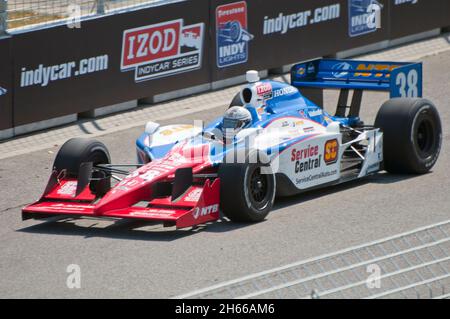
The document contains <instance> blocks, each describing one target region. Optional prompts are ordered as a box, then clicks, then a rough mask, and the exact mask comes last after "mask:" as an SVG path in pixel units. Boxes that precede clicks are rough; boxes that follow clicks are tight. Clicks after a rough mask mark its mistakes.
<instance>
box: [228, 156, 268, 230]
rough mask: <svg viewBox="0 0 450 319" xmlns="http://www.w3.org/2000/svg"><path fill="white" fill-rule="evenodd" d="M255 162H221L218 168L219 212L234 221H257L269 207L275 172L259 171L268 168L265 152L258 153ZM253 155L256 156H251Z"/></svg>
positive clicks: (259, 220)
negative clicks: (263, 172) (220, 209)
mask: <svg viewBox="0 0 450 319" xmlns="http://www.w3.org/2000/svg"><path fill="white" fill-rule="evenodd" d="M253 155H254V154H253ZM258 156H259V157H258V158H259V159H261V158H262V157H264V159H263V160H262V161H261V160H258V161H257V163H250V161H249V160H248V159H249V158H252V154H251V153H249V155H248V156H246V161H245V163H223V164H221V166H220V168H219V178H220V198H221V200H220V204H221V208H222V211H223V213H224V214H225V216H226V217H228V218H229V219H230V220H232V221H235V222H252V223H254V222H261V221H263V220H264V219H265V218H266V216H267V215H268V214H269V212H270V210H271V209H272V206H273V203H274V200H275V192H276V180H275V174H273V173H271V174H262V170H264V169H265V168H266V169H269V164H264V163H268V162H269V161H268V158H267V155H265V154H263V153H259V154H258ZM255 158H256V157H255Z"/></svg>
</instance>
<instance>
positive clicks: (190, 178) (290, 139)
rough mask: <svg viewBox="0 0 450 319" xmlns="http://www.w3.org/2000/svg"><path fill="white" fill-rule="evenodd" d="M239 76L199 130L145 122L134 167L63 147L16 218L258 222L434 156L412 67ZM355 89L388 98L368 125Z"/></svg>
mask: <svg viewBox="0 0 450 319" xmlns="http://www.w3.org/2000/svg"><path fill="white" fill-rule="evenodd" d="M247 80H248V83H247V84H246V85H245V86H244V87H243V88H242V90H241V91H240V92H239V93H238V94H237V95H236V96H235V97H234V99H233V101H232V103H231V105H230V108H229V109H227V110H224V111H225V114H224V116H223V117H221V118H218V119H216V120H214V121H212V122H211V123H209V124H208V125H206V126H203V125H187V124H180V125H169V126H160V125H159V124H157V123H154V122H149V123H148V124H147V125H146V128H145V132H144V133H143V134H142V136H140V137H139V138H138V139H137V142H136V144H137V155H138V163H136V165H113V164H111V160H110V155H109V152H108V150H107V148H106V147H105V145H103V144H102V143H101V142H98V141H95V140H91V139H80V138H74V139H71V140H69V141H67V142H66V143H65V144H64V145H63V146H62V147H61V149H60V150H59V152H58V154H57V156H56V159H55V162H54V165H53V172H52V174H51V177H50V180H49V182H48V185H47V187H46V189H45V191H44V193H43V195H42V197H41V198H40V199H39V200H38V201H37V202H35V203H34V204H32V205H29V206H27V207H25V208H24V209H23V213H22V214H23V219H29V218H43V217H49V216H56V215H61V216H72V217H82V216H91V217H99V218H101V217H113V218H128V219H139V220H146V221H156V222H162V223H164V225H165V226H176V227H177V228H183V227H191V226H195V225H199V224H204V223H207V222H211V221H215V220H217V219H219V218H220V217H221V214H223V215H225V216H226V217H228V218H229V219H230V220H232V221H240V222H259V221H262V220H264V219H265V218H266V216H267V214H268V213H269V212H270V210H271V209H272V206H273V204H274V201H275V198H276V197H277V196H291V195H295V194H299V193H301V192H304V191H308V190H311V189H315V188H319V187H326V186H330V185H335V184H339V183H343V182H346V181H349V180H354V179H358V178H363V177H365V176H368V175H371V174H375V173H377V172H380V171H382V170H386V171H388V172H391V173H406V174H411V173H413V174H423V173H427V172H428V171H429V170H430V169H431V168H432V167H433V165H434V164H435V163H436V161H437V159H438V156H439V152H440V149H441V144H442V128H441V121H440V118H439V114H438V112H437V110H436V107H435V106H434V105H433V103H432V102H430V101H429V100H426V99H423V98H422V65H421V64H420V63H393V62H372V61H352V60H329V59H319V60H313V61H309V62H305V63H301V64H297V65H295V66H294V67H293V68H292V71H291V84H287V83H282V82H276V81H271V80H264V81H261V80H260V79H259V77H258V73H257V72H256V71H249V72H248V73H247ZM324 89H337V90H340V95H339V101H338V103H337V108H336V113H335V114H329V113H327V112H325V111H324V109H323V108H322V105H323V102H322V100H323V90H324ZM366 90H373V91H388V92H390V96H391V99H390V100H388V101H387V102H385V103H384V104H383V105H381V108H380V109H379V111H378V115H377V117H376V120H375V123H374V124H373V125H368V124H366V123H364V122H363V121H362V119H361V118H360V115H359V113H360V107H361V104H362V95H363V92H364V91H366ZM350 91H353V94H352V98H351V100H350V101H349V92H350Z"/></svg>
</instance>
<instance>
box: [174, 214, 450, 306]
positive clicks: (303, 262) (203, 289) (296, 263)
mask: <svg viewBox="0 0 450 319" xmlns="http://www.w3.org/2000/svg"><path fill="white" fill-rule="evenodd" d="M449 223H450V220H446V221H443V222H440V223H436V224H432V225H428V226H424V227H420V228H417V229H414V230H411V231H408V232H405V233H401V234H397V235H393V236H389V237H385V238H382V239H378V240H376V241H372V242H369V243H365V244H362V245H358V246H353V247H350V248H346V249H343V250H339V251H336V252H332V253H329V254H325V255H322V256H319V257H313V258H311V259H307V260H302V261H298V262H294V263H291V264H288V265H284V266H280V267H276V268H272V269H269V270H265V271H262V272H258V273H254V274H250V275H247V276H244V277H241V278H237V279H234V280H230V281H226V282H222V283H219V284H217V285H213V286H210V287H206V288H202V289H198V290H194V291H191V292H188V293H185V294H182V295H179V296H176V297H173V299H186V298H192V297H194V296H196V295H200V294H204V293H206V292H209V291H213V290H216V289H220V288H223V287H226V286H229V285H234V284H238V283H241V282H244V281H247V280H250V279H254V278H257V277H261V276H265V275H268V274H271V273H276V272H280V271H283V270H286V269H289V268H293V267H298V266H300V265H303V264H307V263H311V262H315V261H318V260H321V259H325V258H329V257H333V256H337V255H341V254H345V253H348V252H350V251H353V250H358V249H361V248H365V247H369V246H373V245H377V244H381V243H384V242H388V241H391V240H394V239H398V238H401V237H404V236H408V235H412V234H414V233H418V232H422V231H425V230H428V229H432V228H436V227H439V226H442V225H446V224H449Z"/></svg>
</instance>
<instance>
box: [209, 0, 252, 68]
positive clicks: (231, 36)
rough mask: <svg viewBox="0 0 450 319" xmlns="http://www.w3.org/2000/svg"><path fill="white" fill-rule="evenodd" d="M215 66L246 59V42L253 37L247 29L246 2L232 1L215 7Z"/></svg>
mask: <svg viewBox="0 0 450 319" xmlns="http://www.w3.org/2000/svg"><path fill="white" fill-rule="evenodd" d="M216 30H217V35H216V38H217V48H216V49H217V66H218V67H219V68H224V67H227V66H230V65H236V64H241V63H245V62H247V60H248V42H249V41H251V40H252V39H253V38H254V37H253V35H251V34H250V33H249V32H248V31H247V30H248V25H247V3H246V2H245V1H240V2H234V3H230V4H225V5H222V6H219V7H217V9H216Z"/></svg>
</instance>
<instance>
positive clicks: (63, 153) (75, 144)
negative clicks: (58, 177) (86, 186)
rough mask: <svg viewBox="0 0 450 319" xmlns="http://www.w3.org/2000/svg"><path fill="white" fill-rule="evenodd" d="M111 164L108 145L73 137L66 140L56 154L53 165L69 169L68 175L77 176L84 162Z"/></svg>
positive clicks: (58, 169)
mask: <svg viewBox="0 0 450 319" xmlns="http://www.w3.org/2000/svg"><path fill="white" fill-rule="evenodd" d="M86 162H92V163H93V164H94V165H97V164H109V163H110V162H111V160H110V156H109V152H108V149H107V148H106V146H105V145H104V144H103V143H101V142H99V141H97V140H93V139H87V138H72V139H70V140H68V141H67V142H65V143H64V144H63V146H62V147H61V149H60V150H59V152H58V154H57V155H56V158H55V162H54V164H53V167H54V168H55V169H56V170H57V171H61V170H63V169H66V170H67V174H68V176H71V177H77V176H78V171H79V169H80V165H81V164H82V163H86Z"/></svg>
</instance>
